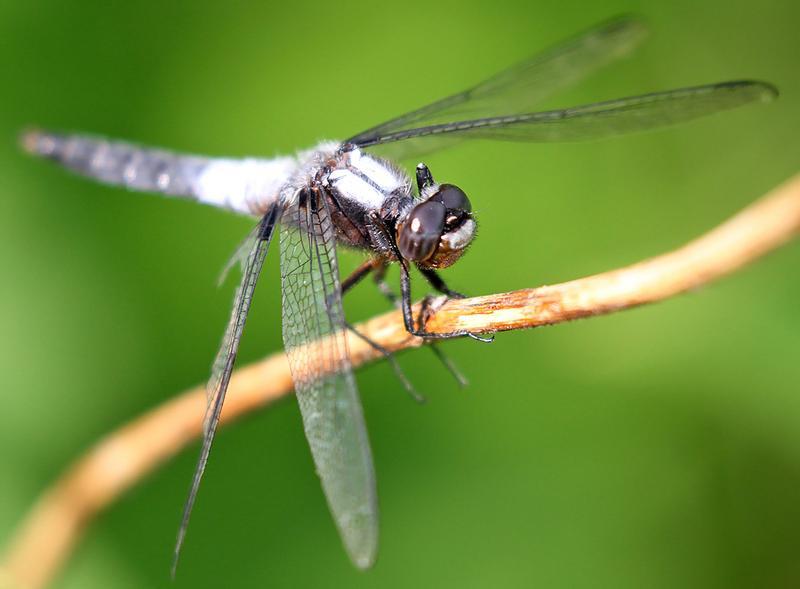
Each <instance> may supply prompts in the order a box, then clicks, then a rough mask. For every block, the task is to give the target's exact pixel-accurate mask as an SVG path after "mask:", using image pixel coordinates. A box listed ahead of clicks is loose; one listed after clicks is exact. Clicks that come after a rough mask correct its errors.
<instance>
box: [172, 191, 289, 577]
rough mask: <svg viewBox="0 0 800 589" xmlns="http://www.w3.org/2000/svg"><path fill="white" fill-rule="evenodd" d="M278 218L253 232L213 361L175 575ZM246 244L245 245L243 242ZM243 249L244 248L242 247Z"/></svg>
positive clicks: (268, 217) (273, 211)
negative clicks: (223, 334) (197, 455)
mask: <svg viewBox="0 0 800 589" xmlns="http://www.w3.org/2000/svg"><path fill="white" fill-rule="evenodd" d="M277 221H278V206H277V205H273V206H272V208H270V210H269V211H267V213H266V214H265V215H264V217H263V218H262V219H261V221H260V223H259V224H258V226H257V227H256V229H255V230H254V231H253V232H252V233H251V234H250V237H249V238H248V240H247V242H248V245H249V253H248V255H247V258H246V259H244V260H243V263H242V282H241V284H240V285H239V288H238V289H237V291H236V296H235V298H234V301H233V309H232V311H231V318H230V321H229V322H228V327H227V329H226V330H225V336H224V337H223V339H222V345H221V346H220V349H219V352H217V357H216V359H215V361H214V366H213V369H212V375H211V379H210V380H209V383H208V388H207V391H208V408H207V410H206V416H205V420H204V421H203V443H202V446H201V448H200V457H199V459H198V461H197V467H196V468H195V472H194V477H193V478H192V486H191V489H190V491H189V497H188V499H187V500H186V505H185V506H184V509H183V518H182V519H181V526H180V528H179V530H178V540H177V542H176V544H175V554H174V558H173V563H172V574H173V576H174V575H175V568H176V567H177V564H178V557H179V556H180V551H181V547H182V546H183V540H184V538H185V536H186V529H187V527H188V525H189V518H190V517H191V514H192V508H193V507H194V503H195V499H196V498H197V491H198V489H199V488H200V481H201V479H202V478H203V472H204V471H205V468H206V463H207V462H208V455H209V453H210V452H211V444H212V442H213V441H214V433H215V432H216V430H217V424H218V423H219V417H220V414H221V413H222V405H223V403H224V401H225V393H226V392H227V390H228V383H229V382H230V379H231V374H232V373H233V365H234V363H235V362H236V354H237V352H238V351H239V342H240V341H241V339H242V332H243V331H244V326H245V322H246V321H247V315H248V313H249V311H250V303H251V302H252V300H253V292H254V291H255V288H256V283H257V282H258V277H259V275H260V274H261V268H262V267H263V266H264V259H265V258H266V256H267V251H268V250H269V244H270V241H271V240H272V235H273V233H274V231H275V225H276V223H277ZM242 247H243V246H242ZM240 249H241V248H240Z"/></svg>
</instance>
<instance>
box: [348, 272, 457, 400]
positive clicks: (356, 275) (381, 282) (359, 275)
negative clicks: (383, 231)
mask: <svg viewBox="0 0 800 589" xmlns="http://www.w3.org/2000/svg"><path fill="white" fill-rule="evenodd" d="M387 267H388V264H387V263H386V262H385V261H384V260H382V259H380V258H371V259H369V260H365V261H364V262H363V263H362V264H361V265H360V266H358V268H356V269H355V270H354V271H353V272H352V273H351V274H350V276H348V277H347V278H345V279H344V280H343V281H342V294H343V295H344V294H345V293H346V292H348V291H349V290H350V289H352V288H353V287H354V286H355V285H356V284H358V283H359V282H360V281H361V280H363V279H364V278H365V277H366V276H367V275H368V274H369V273H370V272H371V273H372V279H373V281H374V282H375V285H376V286H377V287H378V290H379V291H380V292H381V294H383V296H385V297H386V298H387V299H388V301H389V302H390V303H391V304H392V306H394V307H396V308H401V303H400V299H399V297H398V296H397V295H396V294H395V293H394V292H393V291H392V289H391V287H390V286H389V285H388V284H387V283H386V280H385V276H386V269H387ZM348 328H349V329H350V330H351V331H352V332H353V333H354V334H356V335H357V336H358V337H360V338H361V339H363V340H364V341H366V342H367V343H368V344H370V346H372V347H373V348H374V349H375V350H377V351H378V352H380V353H381V354H382V355H383V356H384V357H385V358H386V359H387V360H388V361H389V363H390V364H391V365H392V369H393V370H394V371H395V374H396V375H397V378H398V379H399V380H400V382H401V383H402V384H403V386H404V387H405V389H406V391H408V393H409V394H410V395H411V396H412V397H413V398H414V399H415V400H416V401H418V402H425V397H424V396H423V395H421V394H419V393H418V392H417V391H416V389H415V388H414V386H413V385H412V384H411V381H410V380H409V379H408V377H407V376H406V375H405V373H404V372H403V371H402V368H401V367H400V364H399V362H397V359H396V358H395V356H394V354H393V353H392V352H390V351H389V350H387V349H386V348H384V347H383V346H381V345H380V344H378V343H377V342H375V341H373V340H371V339H370V338H368V337H367V336H365V335H364V334H362V333H360V332H358V331H357V330H356V329H354V328H353V326H351V325H348ZM427 347H429V348H430V349H431V351H432V352H433V354H434V355H435V356H436V357H437V358H438V359H439V361H440V362H441V363H442V364H443V365H444V367H445V369H446V370H447V371H448V372H449V373H450V374H451V375H452V376H453V378H455V379H456V382H457V383H458V384H459V386H461V387H464V386H466V384H467V379H466V378H464V376H463V375H462V374H461V372H460V371H459V370H458V368H457V367H456V365H455V364H454V363H453V361H452V360H451V359H450V358H448V357H447V356H446V355H445V353H444V352H443V351H442V350H440V349H439V348H438V347H437V346H436V344H435V342H431V343H430V345H429V346H427Z"/></svg>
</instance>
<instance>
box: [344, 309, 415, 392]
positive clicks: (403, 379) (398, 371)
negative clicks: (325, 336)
mask: <svg viewBox="0 0 800 589" xmlns="http://www.w3.org/2000/svg"><path fill="white" fill-rule="evenodd" d="M345 325H346V326H347V329H349V330H350V331H352V332H353V333H354V334H355V335H356V336H358V337H359V338H361V339H362V340H364V341H365V342H367V343H368V344H369V345H370V346H371V347H372V348H374V349H375V350H376V351H377V352H378V353H380V354H381V355H382V356H383V357H384V358H385V359H386V361H387V362H389V364H390V365H391V367H392V370H394V373H395V376H397V379H398V380H399V381H400V383H401V384H402V385H403V388H405V390H406V392H407V393H408V394H409V395H411V398H412V399H414V400H415V401H416V402H417V403H420V404H422V403H425V402H426V401H427V399H425V397H424V396H423V395H421V394H420V393H419V392H418V391H417V389H415V388H414V385H413V384H411V381H410V380H409V379H408V377H407V376H406V374H405V372H403V369H402V368H401V367H400V364H399V363H398V362H397V358H395V357H394V354H392V353H391V352H390V351H389V350H387V349H386V348H384V347H383V346H382V345H380V344H379V343H378V342H376V341H373V340H372V339H370V338H369V337H367V336H366V335H364V334H363V333H361V332H360V331H358V330H357V329H356V328H355V326H353V325H351V324H350V323H346V324H345Z"/></svg>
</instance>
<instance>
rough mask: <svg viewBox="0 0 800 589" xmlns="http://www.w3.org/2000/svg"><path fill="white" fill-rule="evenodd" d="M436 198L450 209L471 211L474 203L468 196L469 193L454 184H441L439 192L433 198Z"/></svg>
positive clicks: (435, 199)
mask: <svg viewBox="0 0 800 589" xmlns="http://www.w3.org/2000/svg"><path fill="white" fill-rule="evenodd" d="M430 200H434V201H437V202H440V203H442V204H443V205H444V206H445V207H446V208H448V209H451V210H452V209H455V210H460V211H466V212H468V213H469V212H470V211H471V210H472V205H471V204H470V202H469V199H468V198H467V195H466V194H465V193H464V191H463V190H461V189H460V188H459V187H458V186H455V185H453V184H440V185H439V192H437V193H436V194H435V195H434V196H433V198H431V199H430Z"/></svg>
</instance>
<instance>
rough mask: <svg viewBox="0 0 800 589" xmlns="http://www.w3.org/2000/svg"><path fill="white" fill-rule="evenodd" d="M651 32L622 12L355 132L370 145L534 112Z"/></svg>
mask: <svg viewBox="0 0 800 589" xmlns="http://www.w3.org/2000/svg"><path fill="white" fill-rule="evenodd" d="M646 34H647V30H646V27H645V26H644V25H643V24H642V23H641V22H639V21H637V20H635V19H633V18H630V17H622V18H616V19H614V20H611V21H609V22H607V23H604V24H602V25H600V26H598V27H595V28H593V29H591V30H589V31H587V32H585V33H584V34H582V35H579V36H577V37H576V38H574V39H571V40H569V41H567V42H565V43H562V44H560V45H557V46H555V47H553V48H551V49H550V50H549V51H546V52H544V53H542V54H539V55H536V56H533V57H531V58H530V59H528V60H526V61H524V62H522V63H519V64H517V65H516V66H514V67H511V68H509V69H507V70H504V71H502V72H500V73H498V74H496V75H494V76H492V77H491V78H489V79H488V80H485V81H483V82H481V83H480V84H478V85H477V86H473V87H472V88H470V89H468V90H465V91H463V92H459V93H458V94H454V95H452V96H448V97H447V98H443V99H442V100H439V101H437V102H434V103H433V104H430V105H428V106H425V107H423V108H420V109H418V110H415V111H412V112H410V113H407V114H405V115H402V116H400V117H398V118H396V119H392V120H391V121H388V122H386V123H383V124H381V125H378V126H377V127H373V128H372V129H368V130H367V131H364V132H363V133H359V134H358V135H355V136H354V137H351V138H350V139H349V140H348V142H350V143H353V144H356V145H361V146H366V145H375V144H376V143H379V141H376V139H378V138H380V137H384V136H388V135H392V134H394V133H396V132H398V131H401V130H408V129H412V128H419V127H427V126H430V125H433V124H438V123H448V122H452V121H458V120H467V119H479V118H485V117H489V116H494V115H498V114H505V115H511V114H518V113H523V112H531V111H532V110H533V108H534V107H535V106H536V104H538V103H540V102H541V101H543V100H544V99H546V98H548V97H549V96H551V95H552V94H554V93H555V92H557V91H559V90H561V89H563V88H565V87H567V86H569V85H571V84H574V83H576V82H578V81H580V80H582V79H583V78H585V77H586V76H588V75H589V74H591V73H592V72H594V71H596V70H598V69H599V68H601V67H603V66H605V65H607V64H609V63H611V62H613V61H614V60H616V59H619V58H620V57H623V56H624V55H626V54H628V53H630V52H631V50H633V49H634V48H635V47H636V46H637V45H638V44H639V42H640V41H641V40H642V39H644V37H645V36H646Z"/></svg>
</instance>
